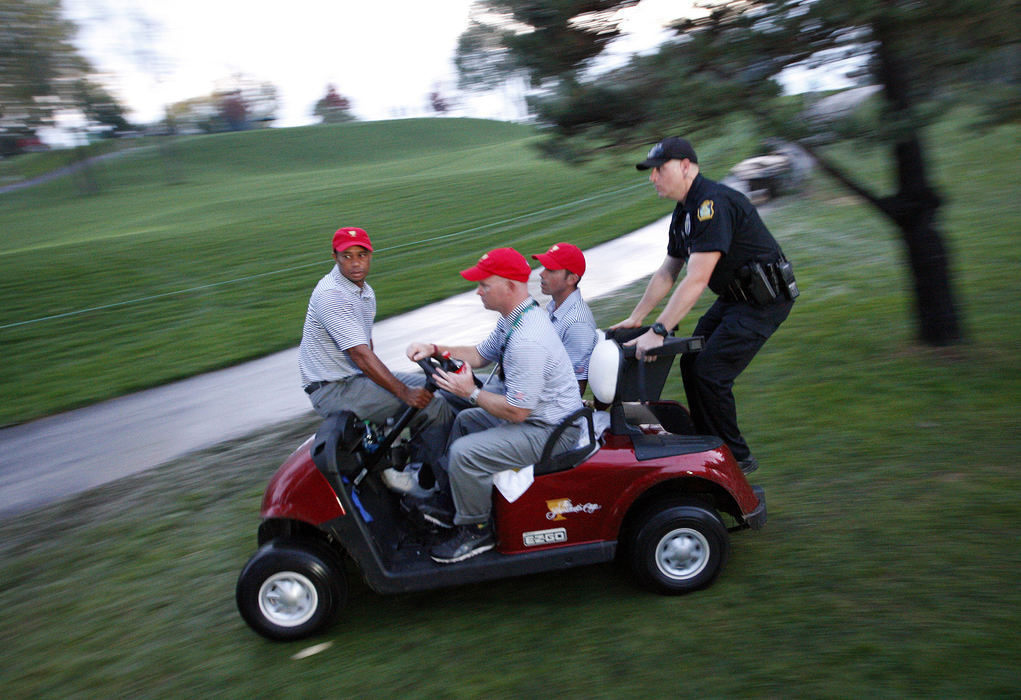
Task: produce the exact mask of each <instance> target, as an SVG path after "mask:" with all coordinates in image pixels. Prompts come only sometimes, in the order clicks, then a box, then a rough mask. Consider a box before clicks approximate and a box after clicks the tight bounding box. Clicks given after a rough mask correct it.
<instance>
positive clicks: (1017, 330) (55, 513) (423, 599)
mask: <svg viewBox="0 0 1021 700" xmlns="http://www.w3.org/2000/svg"><path fill="white" fill-rule="evenodd" d="M940 137H941V138H940V139H938V141H937V142H938V143H941V144H942V147H941V148H940V150H938V151H937V152H936V160H935V161H934V163H933V167H934V173H935V174H936V176H937V177H938V178H939V180H940V183H941V185H942V186H944V188H945V189H946V191H948V192H949V193H951V194H952V196H953V198H952V200H951V201H950V202H949V205H948V208H947V210H946V212H945V222H944V223H945V225H946V230H947V231H948V232H949V239H950V242H951V244H952V246H953V250H954V252H955V269H956V270H957V274H956V277H955V282H956V285H957V289H958V293H959V297H960V301H961V304H962V307H963V308H964V309H965V311H966V314H967V315H966V318H967V327H968V331H969V338H970V340H969V342H968V343H966V344H964V345H962V346H960V347H957V348H954V349H952V350H929V349H924V348H920V347H918V346H917V345H915V344H914V342H913V340H912V339H913V337H914V333H913V329H912V325H911V322H910V319H911V311H910V307H911V297H910V295H909V294H908V293H907V292H906V289H907V286H906V285H907V280H906V279H904V277H903V274H902V270H901V268H900V264H899V263H900V261H901V257H902V256H901V250H900V247H899V244H898V242H897V240H896V238H895V236H894V234H893V233H892V232H891V230H890V229H889V228H888V227H886V226H885V224H884V223H883V222H882V221H881V220H879V219H877V218H875V217H874V216H872V215H871V214H870V213H869V210H868V209H866V208H863V207H862V206H860V205H858V204H856V203H855V202H853V201H851V200H848V199H847V198H846V197H845V196H844V195H843V193H841V192H840V191H838V190H836V189H834V188H832V187H831V186H830V185H829V184H828V183H827V182H826V181H825V180H821V179H816V180H813V181H812V183H811V184H810V187H809V188H808V190H807V191H806V193H805V194H804V195H803V196H799V197H796V198H795V197H792V198H788V199H785V200H782V201H780V202H778V203H777V204H776V205H772V206H770V207H769V208H768V209H767V210H766V212H765V214H764V216H765V218H766V220H767V223H768V224H769V225H770V227H771V228H772V229H773V231H774V232H775V233H776V234H777V235H778V237H780V239H781V240H782V243H783V245H784V248H785V250H786V251H787V253H788V254H789V255H790V257H791V258H792V259H793V260H794V261H795V264H796V265H797V271H798V278H799V282H800V284H801V287H802V289H803V296H802V298H801V299H800V300H799V301H798V303H797V304H796V305H795V309H794V312H793V314H792V316H791V318H790V319H789V320H788V322H787V323H786V324H785V325H784V326H783V327H782V328H781V330H780V331H779V332H778V333H777V335H776V336H775V337H774V338H772V339H771V340H770V341H769V343H767V345H766V347H765V348H764V349H763V351H762V352H761V353H760V354H759V356H758V357H757V358H756V360H755V361H754V362H753V363H752V365H751V366H750V367H749V369H748V370H747V371H746V372H745V373H744V374H743V375H742V377H741V379H740V380H739V383H738V386H737V398H738V404H739V408H740V416H741V423H742V428H743V430H744V432H745V434H746V437H747V438H748V440H749V443H750V444H751V445H752V447H753V449H754V450H755V452H756V454H757V456H758V457H759V459H760V461H761V462H762V465H763V466H762V468H761V469H760V470H759V471H758V472H756V473H755V474H754V477H753V479H752V481H753V483H758V484H760V485H762V486H763V487H764V488H765V489H766V494H767V499H768V505H769V522H768V523H767V525H766V527H765V529H763V530H761V531H758V532H741V533H736V534H734V535H733V537H732V555H731V558H730V561H729V562H728V564H727V567H726V569H725V570H724V571H723V574H722V576H721V577H720V579H719V580H718V581H717V582H716V583H715V584H714V585H713V586H712V587H711V588H710V589H708V590H706V591H702V592H699V593H697V594H694V595H690V596H684V597H679V598H664V597H659V596H656V595H652V594H648V593H645V592H643V591H641V590H639V589H637V588H636V587H635V586H634V585H633V583H632V582H631V580H630V577H629V576H628V575H627V574H626V572H625V571H623V570H621V569H620V568H618V567H615V566H609V565H608V566H596V567H588V568H583V569H578V570H574V571H570V572H563V573H558V574H548V575H541V576H532V577H526V578H522V579H512V580H506V581H501V582H495V583H490V584H484V585H474V586H465V587H460V588H454V589H449V590H443V591H436V592H429V593H420V594H414V595H403V596H378V595H376V594H374V593H372V592H371V591H369V590H367V588H366V587H365V586H364V584H362V583H360V582H359V581H358V580H357V578H356V577H355V578H352V586H353V590H352V596H351V600H350V604H349V606H348V607H347V609H346V610H345V612H344V614H343V615H342V617H341V619H340V621H339V622H338V624H337V625H336V626H335V627H334V628H333V629H332V630H331V631H330V632H329V633H327V634H326V635H324V636H323V637H320V638H317V639H314V640H309V641H307V642H300V643H292V644H275V643H271V642H267V641H264V640H263V639H261V638H260V637H258V636H256V635H255V634H254V633H252V632H251V631H249V630H248V629H247V627H246V626H245V625H244V623H243V622H242V621H241V619H240V617H239V616H238V615H237V612H236V610H235V609H234V602H233V591H234V583H235V581H236V577H237V574H238V572H239V571H240V569H241V567H242V566H243V564H244V562H245V560H246V559H247V557H248V556H249V555H250V554H251V553H252V552H253V551H254V548H255V530H256V527H257V524H258V516H257V511H258V507H259V499H260V494H261V491H262V489H263V488H264V486H265V484H266V482H267V480H268V479H269V477H270V475H271V474H272V473H273V471H274V470H275V469H276V467H277V465H278V464H279V463H280V462H281V460H282V459H283V458H284V457H285V456H286V454H287V453H288V452H289V451H290V450H291V449H292V448H293V447H295V446H296V445H297V444H299V443H300V442H301V440H302V439H303V438H304V437H305V436H307V435H308V434H309V433H310V432H311V431H312V430H314V429H315V425H316V422H317V421H315V420H314V419H313V418H311V417H309V418H307V419H303V420H299V421H295V422H294V423H292V424H289V425H285V426H278V427H277V428H276V429H274V430H271V431H265V432H260V434H258V435H254V436H252V437H251V438H250V439H248V440H244V441H238V442H235V443H231V444H227V445H222V446H220V447H218V448H217V449H215V450H209V451H207V452H205V453H202V454H199V455H193V456H191V457H188V458H186V459H181V460H178V461H176V462H174V463H172V464H168V465H163V466H161V467H159V468H156V469H153V470H150V471H149V472H147V473H145V474H141V475H138V476H135V477H131V478H129V479H124V480H121V481H119V482H116V483H114V484H111V485H109V486H106V487H103V488H100V489H96V490H94V491H92V492H89V493H87V494H84V495H82V496H80V497H77V498H73V499H70V500H68V501H66V502H64V503H62V504H59V505H55V506H51V507H47V508H42V509H39V510H36V511H33V512H31V513H27V514H25V515H23V516H21V517H18V518H16V519H13V520H8V521H4V522H0V581H2V582H3V586H2V588H0V635H2V637H0V646H2V648H3V650H4V664H3V665H0V687H3V688H4V695H5V697H13V698H36V697H91V696H96V695H102V696H114V695H127V696H131V697H153V698H156V697H161V698H162V697H173V696H180V695H188V696H198V697H205V696H217V697H220V696H223V697H239V698H241V697H252V696H258V697H270V696H271V697H379V696H392V697H398V696H399V697H424V698H432V697H440V698H468V697H480V696H481V697H500V698H504V697H506V698H511V697H541V696H547V695H556V696H561V697H600V698H618V697H639V698H646V697H813V698H815V697H818V698H846V697H857V696H868V697H875V698H915V697H948V698H949V697H953V698H957V697H1004V698H1007V697H1016V696H1017V695H1018V693H1019V691H1021V684H1019V682H1018V679H1017V673H1016V669H1015V667H1016V665H1017V663H1016V660H1017V659H1018V658H1019V657H1021V642H1019V641H1018V636H1017V634H1016V630H1017V629H1018V626H1019V625H1021V615H1019V610H1021V593H1019V590H1021V589H1019V587H1018V586H1017V580H1018V577H1019V575H1021V550H1019V549H1018V546H1017V542H1018V541H1019V537H1021V525H1019V523H1021V505H1019V500H1018V497H1017V494H1018V493H1019V492H1021V479H1019V466H1018V461H1019V456H1021V429H1019V428H1021V424H1019V421H1018V418H1017V397H1018V396H1019V395H1021V376H1019V371H1018V365H1017V361H1016V358H1015V355H1014V354H1015V352H1016V348H1017V347H1019V343H1021V338H1019V334H1021V323H1019V320H1021V319H1019V315H1021V312H1019V310H1018V309H1019V308H1021V307H1019V304H1018V301H1019V300H1018V291H1017V289H1018V286H1017V273H1016V270H1017V267H1016V263H1017V260H1016V256H1017V253H1016V250H1015V248H1016V246H1015V241H1014V238H1015V232H1016V224H1015V222H1016V221H1017V218H1018V214H1019V213H1021V212H1019V204H1018V202H1017V198H1016V187H1017V186H1016V175H1015V171H1016V167H1015V164H1016V162H1017V160H1018V158H1019V157H1021V153H1018V143H1019V141H1018V139H1017V131H1016V129H1013V130H1003V131H1000V132H998V133H994V134H991V135H987V136H976V135H974V134H972V133H970V132H968V131H966V130H965V129H963V128H962V126H961V124H960V123H952V124H949V125H947V126H946V127H945V132H944V133H943V134H940ZM976 152H981V153H984V154H987V157H986V158H983V159H981V160H976V161H972V160H971V158H972V154H974V153H976ZM846 153H847V155H848V158H849V162H851V161H850V159H851V158H855V159H858V160H857V161H853V162H857V163H858V164H859V165H860V166H861V167H862V168H869V167H878V163H879V162H880V161H878V160H877V161H875V162H872V160H871V158H872V156H871V155H870V154H869V153H868V152H867V150H865V149H853V148H850V147H848V149H847V151H846ZM660 206H663V205H660ZM1001 262H1002V265H1001V264H1000V263H1001ZM1008 266H1013V270H1011V269H1006V268H1007V267H1008ZM643 286H644V282H643V281H637V282H636V284H635V285H634V286H633V287H631V288H630V289H628V290H626V291H624V292H622V293H620V294H615V295H614V296H613V297H612V298H608V299H603V300H597V301H595V302H594V303H593V308H594V311H595V313H596V315H597V319H598V320H599V322H600V324H601V325H604V326H605V325H608V324H609V323H612V322H613V321H616V320H620V319H622V318H624V316H626V315H627V313H628V312H629V311H630V309H631V307H632V306H633V304H634V303H635V301H636V300H637V298H638V296H639V294H640V293H641V290H642V288H643ZM583 288H584V285H583ZM704 306H705V303H704V302H703V303H702V304H701V305H700V307H699V309H701V308H704ZM696 316H697V312H696V313H693V314H692V317H691V318H690V319H687V320H686V321H685V322H684V323H682V331H684V330H686V329H688V330H690V327H691V326H692V325H693V324H694V320H695V317H696ZM666 395H667V396H669V397H672V398H681V396H682V392H681V389H680V382H679V377H677V376H676V372H675V374H674V376H672V377H671V379H670V380H669V382H668V385H667V390H666ZM322 642H330V643H331V645H330V646H329V647H328V648H326V649H325V650H323V651H321V652H320V653H318V654H316V655H314V656H311V657H308V658H305V659H300V660H294V659H292V656H293V655H294V654H295V653H297V652H299V651H301V650H302V649H305V648H307V647H309V646H311V645H312V644H317V643H322Z"/></svg>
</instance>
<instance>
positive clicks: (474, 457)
mask: <svg viewBox="0 0 1021 700" xmlns="http://www.w3.org/2000/svg"><path fill="white" fill-rule="evenodd" d="M530 273H531V270H530V269H529V267H528V261H527V260H525V257H524V256H523V255H522V254H521V253H519V252H518V251H516V250H514V249H513V248H497V249H496V250H491V251H489V252H488V253H486V254H485V255H483V256H482V258H481V259H480V260H479V261H478V263H477V264H476V265H475V266H473V267H470V268H468V269H467V270H464V271H463V272H461V276H463V277H464V278H465V279H466V280H468V281H470V282H478V289H477V290H476V294H478V295H479V296H480V297H481V298H482V305H483V306H484V307H486V308H487V309H491V310H493V311H498V312H500V320H499V322H497V324H496V328H495V329H494V330H493V332H492V333H491V334H490V335H489V337H488V338H486V339H485V340H484V341H482V342H481V343H480V344H478V345H474V346H454V347H447V346H441V345H436V344H435V343H412V344H411V345H409V346H408V357H409V358H411V359H412V360H419V359H422V358H425V357H430V356H440V355H441V354H442V353H444V352H449V353H450V354H451V355H452V356H453V357H455V358H457V359H459V360H462V361H463V362H464V363H465V364H467V365H468V366H469V367H471V368H475V369H477V368H479V367H483V366H485V365H488V364H490V363H493V362H495V363H498V366H499V369H500V370H501V373H502V374H503V379H504V382H505V387H506V393H494V392H490V391H485V390H483V389H481V388H479V387H476V386H475V382H474V377H473V375H472V372H470V371H469V372H464V373H456V374H455V373H449V372H444V371H443V370H439V371H438V372H437V376H436V379H435V381H436V384H437V386H439V387H440V388H441V389H444V390H446V391H449V392H450V393H452V394H454V395H456V396H460V397H463V398H466V399H468V401H469V403H471V404H472V405H473V406H475V407H474V408H468V409H465V410H464V411H461V412H460V413H459V414H457V419H456V420H455V421H454V426H453V428H452V429H451V432H450V441H449V448H448V451H447V479H448V480H449V488H450V493H449V495H448V494H447V492H446V490H445V489H443V490H441V491H440V493H438V494H435V495H434V496H432V497H430V498H429V499H426V500H419V499H410V498H405V501H404V503H405V505H406V506H407V507H408V508H414V509H417V510H418V511H419V513H421V515H422V516H423V517H424V518H426V519H427V520H429V521H431V522H433V523H434V524H437V525H440V526H443V527H454V528H455V532H454V533H453V536H452V537H451V538H450V539H449V540H447V541H446V542H443V543H442V544H440V545H438V546H437V547H434V548H433V550H432V551H431V552H430V554H431V556H432V558H433V560H435V561H437V562H440V563H453V562H458V561H462V560H464V559H467V558H469V557H473V556H475V555H477V554H480V553H482V552H485V551H487V550H489V549H492V548H493V546H494V544H495V542H494V538H493V530H492V525H491V524H490V522H489V518H490V511H491V509H492V486H493V475H494V474H496V473H497V472H501V471H503V470H505V469H511V468H520V467H525V466H528V465H530V464H534V463H535V462H536V461H537V460H538V459H539V457H540V456H541V454H542V449H543V446H544V445H545V443H546V440H547V439H548V438H549V436H550V434H551V433H552V432H553V430H554V429H555V428H556V427H557V426H558V425H559V424H560V423H561V422H562V421H563V420H564V419H565V418H567V417H568V416H569V415H571V414H572V413H574V412H575V411H577V410H578V409H580V408H581V407H582V403H581V395H580V394H579V393H578V391H577V384H576V383H575V379H574V372H573V371H572V369H571V361H570V359H569V358H568V357H567V351H566V350H564V344H563V343H562V342H560V337H559V336H558V335H557V332H556V331H555V330H554V329H553V325H552V324H551V323H550V320H549V317H548V316H547V315H546V314H545V313H543V312H542V310H541V309H540V308H539V305H538V304H537V303H536V302H535V300H534V299H532V298H531V297H530V296H529V294H528V284H527V282H528V277H529V274H530ZM578 434H579V429H578V427H577V426H573V427H571V428H569V429H567V430H566V431H564V434H563V436H562V437H561V438H560V441H559V442H558V445H557V448H556V450H555V452H561V451H564V450H567V449H570V448H571V447H572V446H573V445H574V444H575V443H576V442H577V439H578Z"/></svg>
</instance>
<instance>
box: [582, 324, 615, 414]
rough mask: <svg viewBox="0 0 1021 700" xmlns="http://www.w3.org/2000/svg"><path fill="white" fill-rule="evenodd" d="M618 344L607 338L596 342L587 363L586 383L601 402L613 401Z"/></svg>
mask: <svg viewBox="0 0 1021 700" xmlns="http://www.w3.org/2000/svg"><path fill="white" fill-rule="evenodd" d="M620 358H621V349H620V346H619V345H617V343H616V342H615V341H613V340H610V339H609V338H604V339H603V340H600V341H599V342H598V343H596V346H595V347H594V348H593V349H592V356H591V357H590V358H589V363H588V385H589V388H591V389H592V394H593V395H594V396H595V397H596V398H597V399H599V401H601V402H602V403H613V399H614V397H615V396H616V394H617V377H618V375H619V374H620Z"/></svg>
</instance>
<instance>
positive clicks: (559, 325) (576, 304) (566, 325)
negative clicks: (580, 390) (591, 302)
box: [546, 289, 597, 381]
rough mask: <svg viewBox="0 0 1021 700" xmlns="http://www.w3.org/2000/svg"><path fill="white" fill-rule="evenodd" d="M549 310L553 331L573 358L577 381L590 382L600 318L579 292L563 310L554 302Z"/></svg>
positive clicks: (567, 302) (568, 299)
mask: <svg viewBox="0 0 1021 700" xmlns="http://www.w3.org/2000/svg"><path fill="white" fill-rule="evenodd" d="M546 311H547V313H549V318H550V321H552V322H553V329H554V330H555V331H556V332H557V335H559V336H560V340H562V341H563V343H564V349H565V350H567V356H568V357H569V358H571V367H572V368H573V369H574V378H575V379H577V380H578V381H581V380H582V379H588V360H589V357H590V356H591V355H592V348H594V347H595V346H596V340H597V338H596V319H595V318H594V317H593V316H592V310H591V309H589V307H588V304H586V303H585V302H584V300H582V298H581V292H580V291H579V290H577V289H575V290H574V291H573V292H571V294H570V295H569V296H568V297H567V298H566V299H564V304H563V306H561V307H559V308H557V302H555V301H550V303H549V304H547V306H546Z"/></svg>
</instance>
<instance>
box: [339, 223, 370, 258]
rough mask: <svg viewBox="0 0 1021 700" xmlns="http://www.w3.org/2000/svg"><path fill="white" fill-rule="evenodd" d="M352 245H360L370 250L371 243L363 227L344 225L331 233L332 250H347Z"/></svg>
mask: <svg viewBox="0 0 1021 700" xmlns="http://www.w3.org/2000/svg"><path fill="white" fill-rule="evenodd" d="M353 245H360V246H361V247H362V248H365V249H366V250H368V251H369V252H372V243H371V242H370V241H369V234H367V233H365V229H360V228H355V227H354V226H345V227H344V228H339V229H337V232H336V233H335V234H333V250H334V251H335V252H337V253H339V252H341V251H342V250H347V249H348V248H350V247H351V246H353Z"/></svg>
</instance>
